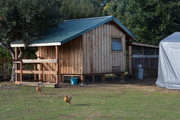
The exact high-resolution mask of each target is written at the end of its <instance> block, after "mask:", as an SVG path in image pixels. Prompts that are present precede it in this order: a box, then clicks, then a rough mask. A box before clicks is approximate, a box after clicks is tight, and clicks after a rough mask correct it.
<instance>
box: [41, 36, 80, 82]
mask: <svg viewBox="0 0 180 120" xmlns="http://www.w3.org/2000/svg"><path fill="white" fill-rule="evenodd" d="M39 52H40V58H41V59H56V51H55V47H54V46H48V47H39ZM59 67H60V68H59V71H60V73H61V74H83V52H82V36H79V37H77V38H75V39H73V40H71V41H69V42H67V43H65V44H63V45H61V46H59ZM43 70H45V71H47V70H50V71H52V70H53V71H54V70H56V63H43ZM43 81H48V82H56V75H47V74H46V75H45V74H44V75H43Z"/></svg>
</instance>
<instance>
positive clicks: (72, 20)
mask: <svg viewBox="0 0 180 120" xmlns="http://www.w3.org/2000/svg"><path fill="white" fill-rule="evenodd" d="M108 17H109V18H110V17H112V16H102V17H91V18H80V19H70V20H64V22H74V21H85V20H95V19H105V18H108Z"/></svg>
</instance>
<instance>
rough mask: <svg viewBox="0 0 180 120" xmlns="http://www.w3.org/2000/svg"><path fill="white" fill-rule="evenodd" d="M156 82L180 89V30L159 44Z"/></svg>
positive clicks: (163, 85) (160, 85) (159, 84)
mask: <svg viewBox="0 0 180 120" xmlns="http://www.w3.org/2000/svg"><path fill="white" fill-rule="evenodd" d="M156 84H157V85H158V86H159V87H164V88H167V89H180V32H175V33H173V34H171V35H170V36H168V37H166V38H165V39H163V40H162V41H161V42H160V44H159V63H158V79H157V81H156Z"/></svg>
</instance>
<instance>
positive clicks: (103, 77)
mask: <svg viewBox="0 0 180 120" xmlns="http://www.w3.org/2000/svg"><path fill="white" fill-rule="evenodd" d="M102 82H105V74H102Z"/></svg>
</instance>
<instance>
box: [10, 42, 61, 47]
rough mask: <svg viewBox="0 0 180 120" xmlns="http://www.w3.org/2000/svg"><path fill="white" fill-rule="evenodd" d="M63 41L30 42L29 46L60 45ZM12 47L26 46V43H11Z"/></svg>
mask: <svg viewBox="0 0 180 120" xmlns="http://www.w3.org/2000/svg"><path fill="white" fill-rule="evenodd" d="M59 45H61V42H54V43H35V44H29V45H28V47H38V46H59ZM11 47H25V45H24V44H11Z"/></svg>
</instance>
